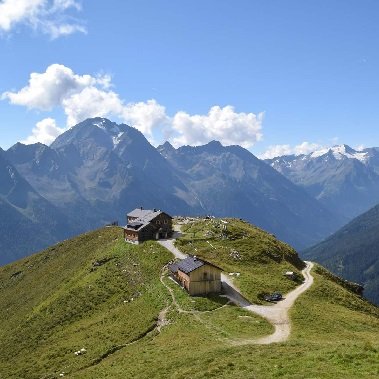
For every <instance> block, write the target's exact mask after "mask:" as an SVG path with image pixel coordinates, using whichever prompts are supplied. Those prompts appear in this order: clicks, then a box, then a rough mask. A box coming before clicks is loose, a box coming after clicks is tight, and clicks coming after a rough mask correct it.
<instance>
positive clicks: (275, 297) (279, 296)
mask: <svg viewBox="0 0 379 379" xmlns="http://www.w3.org/2000/svg"><path fill="white" fill-rule="evenodd" d="M263 299H264V300H266V301H280V300H282V299H283V295H282V294H281V293H280V292H273V293H272V294H271V295H270V294H267V295H265V296H264V297H263Z"/></svg>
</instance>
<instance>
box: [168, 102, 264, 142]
mask: <svg viewBox="0 0 379 379" xmlns="http://www.w3.org/2000/svg"><path fill="white" fill-rule="evenodd" d="M262 120H263V114H262V113H260V114H258V115H255V114H254V113H236V112H235V110H234V107H232V106H231V105H227V106H225V107H223V108H221V107H220V106H217V105H216V106H213V107H212V108H210V110H209V112H208V114H207V115H192V116H191V115H189V114H188V113H185V112H178V113H177V114H176V115H175V116H174V117H173V120H172V128H173V131H174V132H176V133H177V134H178V135H177V136H176V137H174V139H173V144H174V145H176V146H179V145H185V144H188V145H201V144H204V143H207V142H209V141H211V140H218V141H220V142H221V143H223V144H224V145H234V144H238V145H241V146H243V147H247V148H248V147H251V146H253V145H254V144H255V142H257V141H259V140H260V139H261V138H262Z"/></svg>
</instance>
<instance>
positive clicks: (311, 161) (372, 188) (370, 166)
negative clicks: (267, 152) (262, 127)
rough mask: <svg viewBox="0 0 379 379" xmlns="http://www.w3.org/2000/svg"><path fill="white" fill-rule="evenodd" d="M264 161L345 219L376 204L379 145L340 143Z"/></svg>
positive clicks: (378, 195)
mask: <svg viewBox="0 0 379 379" xmlns="http://www.w3.org/2000/svg"><path fill="white" fill-rule="evenodd" d="M266 162H267V163H268V164H269V165H270V166H271V167H273V168H275V169H276V170H277V171H278V172H280V173H281V174H283V175H284V176H285V177H286V178H287V179H289V180H291V181H292V182H293V183H295V184H296V185H298V186H300V187H302V188H303V189H304V190H305V191H307V193H308V194H309V195H311V196H312V197H314V198H315V199H317V200H319V201H320V202H321V203H322V204H323V205H324V206H325V207H326V208H327V209H329V210H330V211H332V212H333V213H336V214H339V215H341V216H342V217H345V218H346V220H349V221H350V220H352V219H353V218H354V217H356V216H358V215H359V214H361V213H363V212H365V211H367V210H368V209H370V208H371V207H373V206H375V205H376V204H378V203H379V148H375V147H374V148H368V149H364V150H360V151H357V150H354V149H353V148H351V147H349V146H347V145H340V146H334V147H332V148H329V149H321V150H318V151H314V152H312V153H310V154H306V155H305V154H302V155H286V156H281V157H276V158H273V159H268V160H266Z"/></svg>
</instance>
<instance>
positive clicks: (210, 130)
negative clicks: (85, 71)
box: [1, 64, 263, 148]
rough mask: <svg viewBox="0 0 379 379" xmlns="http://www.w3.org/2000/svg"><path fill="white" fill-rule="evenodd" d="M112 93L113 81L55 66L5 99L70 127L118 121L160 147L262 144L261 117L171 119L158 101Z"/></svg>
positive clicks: (227, 113) (212, 113)
mask: <svg viewBox="0 0 379 379" xmlns="http://www.w3.org/2000/svg"><path fill="white" fill-rule="evenodd" d="M111 88H113V87H112V82H111V78H110V76H108V75H99V76H92V75H78V74H76V73H74V71H73V70H72V69H70V68H69V67H66V66H63V65H60V64H52V65H51V66H49V67H48V68H47V69H46V71H45V72H43V73H32V74H31V75H30V79H29V82H28V84H27V85H26V86H25V87H23V88H21V89H20V90H19V91H14V92H11V91H8V92H5V93H3V94H2V95H1V98H2V99H3V100H8V101H9V102H10V103H11V104H15V105H21V106H25V107H27V108H29V109H37V110H41V111H51V110H53V109H54V108H56V107H60V108H62V110H63V111H64V113H65V114H66V116H67V126H73V125H75V124H77V123H79V122H80V121H83V120H84V119H86V118H89V117H109V116H111V117H117V118H119V119H121V120H123V121H124V122H125V123H127V124H129V125H132V126H134V127H136V128H137V129H139V130H140V131H141V132H142V133H144V134H145V136H146V137H147V138H148V139H149V140H150V141H152V142H155V141H156V134H158V135H162V133H163V134H165V135H166V136H167V137H168V138H169V139H170V140H171V141H172V143H173V144H174V145H176V146H178V145H186V144H190V145H199V144H204V143H207V142H209V141H211V140H214V139H215V140H219V141H220V142H221V143H222V144H224V145H232V144H239V145H241V146H244V147H247V148H248V147H251V146H253V145H254V144H255V142H257V141H259V140H260V139H261V138H262V119H263V114H262V113H260V114H258V115H255V114H254V113H237V112H236V111H235V109H234V108H233V107H232V106H230V105H228V106H225V107H223V108H222V107H220V106H213V107H211V108H210V110H209V112H208V114H206V115H190V114H188V113H186V112H178V113H176V114H175V115H174V116H173V117H170V116H168V115H167V113H166V109H165V107H164V106H163V105H161V104H159V103H158V102H157V101H156V100H154V99H151V100H148V101H146V102H136V103H125V102H124V101H123V100H122V99H121V98H120V96H119V94H118V93H116V92H115V91H114V90H113V89H111ZM58 129H59V128H58ZM58 129H57V130H58ZM61 130H62V131H63V129H61ZM156 131H158V132H157V133H156ZM37 135H42V134H39V133H37V132H36V133H34V132H33V134H32V136H30V139H31V140H33V141H34V140H35V138H37V137H36V136H37ZM28 140H29V139H28Z"/></svg>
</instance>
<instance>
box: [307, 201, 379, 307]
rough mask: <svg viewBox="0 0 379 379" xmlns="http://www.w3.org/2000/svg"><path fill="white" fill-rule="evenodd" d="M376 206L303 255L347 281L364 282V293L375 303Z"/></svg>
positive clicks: (378, 276) (378, 275) (378, 299)
mask: <svg viewBox="0 0 379 379" xmlns="http://www.w3.org/2000/svg"><path fill="white" fill-rule="evenodd" d="M378 231H379V205H377V206H375V207H373V208H372V209H370V210H369V211H367V212H366V213H364V214H362V215H360V216H359V217H357V218H355V219H354V220H353V221H351V222H350V223H349V224H347V225H345V226H344V227H343V228H342V229H340V230H338V231H337V232H336V233H334V234H333V235H332V236H330V237H329V238H327V239H326V240H324V241H322V242H320V243H319V244H317V245H315V246H313V247H311V248H309V249H307V250H305V251H304V253H303V257H305V258H308V259H314V260H317V261H318V262H320V263H321V264H322V265H325V266H326V267H327V268H328V269H330V270H331V271H333V272H335V273H336V274H337V275H340V276H342V277H344V278H346V279H348V280H352V281H355V282H359V283H362V284H364V287H365V290H364V295H365V296H366V297H367V298H368V299H370V300H371V301H373V302H374V303H376V304H379V233H378Z"/></svg>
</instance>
